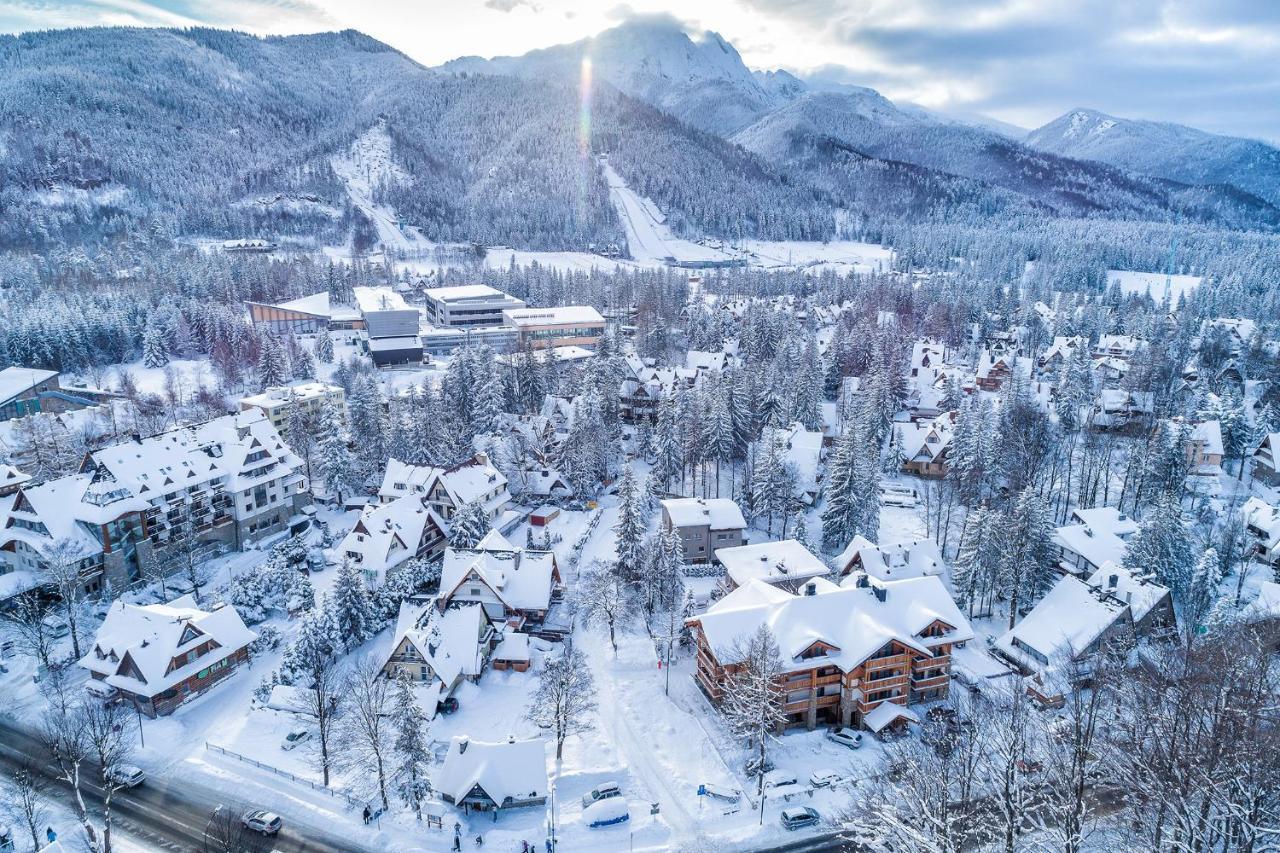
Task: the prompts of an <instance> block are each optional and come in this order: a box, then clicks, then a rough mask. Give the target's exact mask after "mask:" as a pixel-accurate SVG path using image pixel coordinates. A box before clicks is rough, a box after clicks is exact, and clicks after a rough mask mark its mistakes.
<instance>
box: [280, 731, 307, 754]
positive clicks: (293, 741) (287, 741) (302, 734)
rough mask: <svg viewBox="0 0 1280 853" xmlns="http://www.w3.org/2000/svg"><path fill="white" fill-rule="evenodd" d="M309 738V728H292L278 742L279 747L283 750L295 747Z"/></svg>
mask: <svg viewBox="0 0 1280 853" xmlns="http://www.w3.org/2000/svg"><path fill="white" fill-rule="evenodd" d="M309 740H311V729H293V730H292V731H290V732H289V733H288V734H287V735H285V736H284V740H283V741H281V743H280V748H281V749H283V750H290V749H295V748H297V747H298V746H300V745H301V744H304V743H306V742H307V741H309Z"/></svg>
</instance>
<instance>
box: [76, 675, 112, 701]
mask: <svg viewBox="0 0 1280 853" xmlns="http://www.w3.org/2000/svg"><path fill="white" fill-rule="evenodd" d="M84 689H85V692H86V693H88V694H89V695H90V696H94V697H97V698H98V699H101V700H102V701H103V702H110V701H111V700H112V699H115V698H116V697H117V696H119V695H120V691H119V690H117V689H116V688H114V687H112V686H111V685H110V684H107V682H105V681H99V680H97V679H96V678H91V679H89V680H88V681H86V682H85V683H84Z"/></svg>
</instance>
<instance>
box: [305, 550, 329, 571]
mask: <svg viewBox="0 0 1280 853" xmlns="http://www.w3.org/2000/svg"><path fill="white" fill-rule="evenodd" d="M327 565H329V561H328V560H326V559H325V558H324V551H321V550H319V549H317V550H314V551H312V552H311V553H310V554H308V555H307V568H308V569H309V570H311V571H312V572H322V571H324V568H325V566H327Z"/></svg>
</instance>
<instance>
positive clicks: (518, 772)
mask: <svg viewBox="0 0 1280 853" xmlns="http://www.w3.org/2000/svg"><path fill="white" fill-rule="evenodd" d="M476 787H479V788H480V789H481V790H482V791H484V793H485V794H486V795H487V796H488V797H489V799H490V800H492V801H493V802H494V803H496V804H497V805H499V806H501V805H502V804H503V802H504V801H505V800H507V799H508V798H510V799H512V800H515V801H517V802H519V801H522V800H534V799H540V798H544V797H546V795H547V759H546V748H545V746H544V745H543V742H542V741H540V740H515V739H511V740H507V741H502V742H499V743H488V742H485V741H478V740H473V739H471V738H468V737H465V736H455V737H454V738H453V739H452V740H451V741H450V742H449V752H448V753H447V754H446V755H445V757H444V763H443V764H441V766H440V770H439V772H438V773H437V774H436V779H435V788H436V790H437V791H440V792H441V793H442V794H446V795H448V796H449V797H450V798H452V799H453V800H454V801H455V802H461V801H462V799H463V798H464V797H466V796H467V795H468V794H470V793H471V791H472V790H473V789H475V788H476Z"/></svg>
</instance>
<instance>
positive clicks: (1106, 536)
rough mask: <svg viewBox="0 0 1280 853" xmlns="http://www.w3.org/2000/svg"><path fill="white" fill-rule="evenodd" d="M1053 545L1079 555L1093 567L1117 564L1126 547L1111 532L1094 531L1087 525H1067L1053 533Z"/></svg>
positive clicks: (1122, 558)
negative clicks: (1111, 563)
mask: <svg viewBox="0 0 1280 853" xmlns="http://www.w3.org/2000/svg"><path fill="white" fill-rule="evenodd" d="M1053 544H1055V545H1057V546H1058V547H1059V548H1063V549H1065V550H1067V551H1070V552H1072V553H1074V554H1079V555H1080V556H1081V557H1083V558H1084V559H1085V560H1087V561H1088V562H1089V564H1090V565H1093V566H1101V565H1102V564H1103V563H1109V562H1114V563H1119V562H1122V561H1123V560H1124V552H1125V549H1126V548H1127V547H1128V546H1127V545H1126V544H1125V541H1124V540H1123V539H1121V538H1120V537H1119V536H1118V535H1116V533H1115V532H1114V531H1113V530H1109V529H1105V528H1104V529H1095V528H1094V527H1093V526H1091V525H1088V524H1068V525H1066V526H1065V527H1059V528H1058V529H1057V530H1055V531H1054V532H1053Z"/></svg>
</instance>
